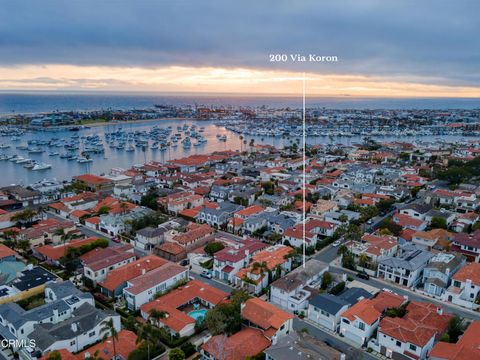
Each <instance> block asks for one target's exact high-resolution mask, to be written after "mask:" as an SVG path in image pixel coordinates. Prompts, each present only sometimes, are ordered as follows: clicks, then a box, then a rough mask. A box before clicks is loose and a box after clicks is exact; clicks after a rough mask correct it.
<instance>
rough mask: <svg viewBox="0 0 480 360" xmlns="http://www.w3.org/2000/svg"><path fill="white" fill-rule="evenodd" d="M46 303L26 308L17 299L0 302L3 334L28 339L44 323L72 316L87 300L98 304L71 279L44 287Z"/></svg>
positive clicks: (8, 336)
mask: <svg viewBox="0 0 480 360" xmlns="http://www.w3.org/2000/svg"><path fill="white" fill-rule="evenodd" d="M43 293H44V298H45V304H43V305H40V306H38V307H35V308H32V309H30V310H25V309H23V308H22V307H20V306H19V305H18V304H17V303H14V302H11V303H6V304H2V305H0V324H1V325H0V330H1V331H2V334H1V335H2V336H3V338H16V339H19V340H22V339H23V340H25V339H27V338H28V337H29V336H30V334H31V333H32V332H33V331H34V330H35V328H36V326H38V325H39V324H41V323H45V324H58V323H61V322H63V321H64V320H66V319H68V318H70V317H72V316H73V315H74V312H75V310H76V309H78V308H79V307H80V306H82V305H83V304H89V305H90V306H94V305H95V301H94V299H93V296H92V295H91V294H89V293H84V292H82V291H80V290H78V289H77V288H76V287H75V286H74V285H73V284H72V283H71V282H70V281H65V282H59V283H53V282H52V283H50V284H48V285H47V286H46V287H45V288H44V291H43Z"/></svg>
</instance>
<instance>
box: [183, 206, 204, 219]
mask: <svg viewBox="0 0 480 360" xmlns="http://www.w3.org/2000/svg"><path fill="white" fill-rule="evenodd" d="M200 211H202V206H197V207H194V208H190V209H184V210H182V211H180V212H179V213H178V214H179V215H181V216H185V217H188V218H191V219H194V218H196V217H197V216H198V214H199V213H200Z"/></svg>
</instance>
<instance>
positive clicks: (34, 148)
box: [28, 147, 45, 154]
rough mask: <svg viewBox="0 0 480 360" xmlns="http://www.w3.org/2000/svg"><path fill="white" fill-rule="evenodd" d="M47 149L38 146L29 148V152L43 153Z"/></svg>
mask: <svg viewBox="0 0 480 360" xmlns="http://www.w3.org/2000/svg"><path fill="white" fill-rule="evenodd" d="M44 151H45V150H43V149H40V148H38V147H33V148H28V153H29V154H41V153H43V152H44Z"/></svg>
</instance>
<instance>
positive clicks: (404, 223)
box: [392, 213, 427, 231]
mask: <svg viewBox="0 0 480 360" xmlns="http://www.w3.org/2000/svg"><path fill="white" fill-rule="evenodd" d="M392 219H393V222H394V223H395V224H397V225H400V226H401V227H402V228H404V229H412V230H415V231H422V230H425V228H426V227H427V222H426V221H425V220H422V219H420V218H414V217H411V216H409V215H406V214H400V213H397V214H395V215H393V218H392Z"/></svg>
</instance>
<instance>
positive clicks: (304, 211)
mask: <svg viewBox="0 0 480 360" xmlns="http://www.w3.org/2000/svg"><path fill="white" fill-rule="evenodd" d="M302 115H303V116H302V122H303V125H302V128H303V131H302V132H303V181H302V182H303V267H305V260H306V256H305V250H306V242H307V239H306V231H305V225H306V224H305V221H306V213H307V212H306V200H307V198H306V188H307V169H306V167H307V161H306V156H305V148H306V143H307V129H306V124H305V73H303V114H302Z"/></svg>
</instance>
